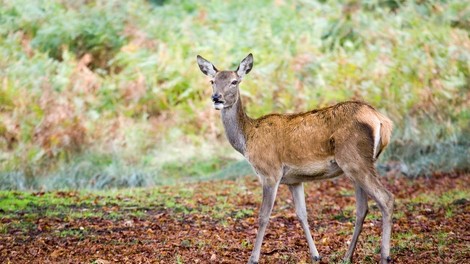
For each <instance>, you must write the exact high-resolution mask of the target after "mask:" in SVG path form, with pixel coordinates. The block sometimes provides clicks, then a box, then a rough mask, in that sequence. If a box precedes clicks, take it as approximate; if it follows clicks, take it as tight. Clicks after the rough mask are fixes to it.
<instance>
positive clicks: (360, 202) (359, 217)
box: [344, 184, 369, 261]
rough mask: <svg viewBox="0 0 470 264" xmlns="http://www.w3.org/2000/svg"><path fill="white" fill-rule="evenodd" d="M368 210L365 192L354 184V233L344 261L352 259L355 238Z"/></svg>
mask: <svg viewBox="0 0 470 264" xmlns="http://www.w3.org/2000/svg"><path fill="white" fill-rule="evenodd" d="M368 211H369V209H368V205H367V193H366V192H365V191H364V190H363V189H362V188H361V187H360V186H359V185H357V184H356V225H355V226H354V234H353V236H352V239H351V244H349V248H348V252H347V253H346V255H345V256H344V260H345V261H352V256H353V254H354V250H355V249H356V245H357V240H358V238H359V235H360V234H361V231H362V226H363V224H364V219H365V218H366V215H367V212H368Z"/></svg>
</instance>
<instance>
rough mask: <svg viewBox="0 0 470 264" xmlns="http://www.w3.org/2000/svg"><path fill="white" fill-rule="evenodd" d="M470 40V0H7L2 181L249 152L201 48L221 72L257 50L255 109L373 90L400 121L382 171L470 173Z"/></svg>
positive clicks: (30, 183) (50, 183)
mask: <svg viewBox="0 0 470 264" xmlns="http://www.w3.org/2000/svg"><path fill="white" fill-rule="evenodd" d="M469 35H470V5H469V4H468V3H467V2H466V1H439V0H433V1H404V0H403V1H377V0H375V1H374V0H369V1H303V0H299V1H287V0H277V1H267V0H265V1H234V2H230V1H229V2H227V1H211V2H204V3H203V2H199V1H194V0H174V1H172V0H166V1H144V0H137V1H99V0H92V1H88V0H87V1H85V0H79V1H70V0H61V1H46V0H42V1H32V2H31V1H24V0H21V1H12V0H4V1H3V2H2V5H1V6H0V150H1V151H0V171H1V172H0V188H6V189H9V188H29V187H34V188H40V187H45V188H64V187H66V188H83V187H87V188H106V187H112V186H115V187H120V186H146V185H151V184H159V183H167V182H171V181H175V180H178V181H179V180H185V179H190V178H191V177H203V174H211V172H216V171H219V170H220V169H221V166H222V165H224V164H228V163H230V161H234V160H239V159H240V156H237V155H236V154H234V151H233V150H232V149H231V148H230V146H229V145H228V144H227V142H226V140H225V138H224V134H223V129H222V127H221V122H220V121H219V117H218V112H216V111H214V110H213V109H212V107H211V105H210V100H209V96H210V93H211V91H210V85H208V83H207V81H208V80H207V79H206V77H204V76H203V75H202V74H201V73H200V72H199V69H198V67H197V65H196V63H195V57H196V55H197V54H201V55H202V56H204V57H205V58H207V59H209V60H211V61H212V62H213V63H214V64H215V65H216V66H217V67H218V68H219V69H235V68H236V66H237V64H238V63H239V61H240V60H241V59H242V58H243V57H244V56H246V54H247V53H249V52H252V53H253V54H254V56H255V68H254V70H253V71H252V73H250V76H248V77H247V78H246V80H245V81H244V83H243V84H242V85H241V89H242V96H243V100H244V102H245V106H246V107H247V112H248V114H249V115H250V116H252V117H258V116H260V115H263V114H267V113H269V112H273V111H274V112H298V111H305V110H308V109H311V108H315V107H321V106H326V105H329V104H332V103H335V102H339V101H343V100H348V99H360V100H365V101H368V102H370V103H371V104H372V105H374V106H376V107H377V108H378V109H379V110H380V111H382V112H383V113H385V114H387V115H388V116H389V117H391V119H392V120H393V121H394V122H395V132H394V136H393V142H392V144H391V146H390V149H389V150H388V151H386V152H385V155H384V156H383V158H382V160H381V162H382V163H383V164H385V165H382V166H381V168H384V170H394V169H397V170H398V171H400V172H402V173H404V174H406V175H409V176H416V175H420V174H430V173H432V172H435V171H452V170H468V169H469V168H470V164H469V163H470V162H469V158H468V157H469V156H470V153H469V149H470V107H469V106H470V100H469V99H470V98H469V97H470V96H469V95H470V37H469ZM219 174H220V173H219ZM219 174H214V175H219ZM221 177H224V176H223V175H222V176H221Z"/></svg>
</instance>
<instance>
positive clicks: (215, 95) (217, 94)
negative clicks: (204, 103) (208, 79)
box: [212, 93, 222, 101]
mask: <svg viewBox="0 0 470 264" xmlns="http://www.w3.org/2000/svg"><path fill="white" fill-rule="evenodd" d="M220 98H222V95H221V94H220V93H215V94H213V95H212V101H217V100H219V99H220Z"/></svg>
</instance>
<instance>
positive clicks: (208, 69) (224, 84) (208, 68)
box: [197, 53, 253, 110]
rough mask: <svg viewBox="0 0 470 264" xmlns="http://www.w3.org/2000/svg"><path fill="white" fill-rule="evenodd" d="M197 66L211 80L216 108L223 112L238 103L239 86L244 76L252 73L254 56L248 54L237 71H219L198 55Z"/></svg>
mask: <svg viewBox="0 0 470 264" xmlns="http://www.w3.org/2000/svg"><path fill="white" fill-rule="evenodd" d="M197 64H198V65H199V69H201V71H202V72H203V73H204V74H205V75H207V76H209V77H210V78H211V81H210V82H211V84H212V101H213V102H214V108H215V109H217V110H221V109H223V108H229V107H231V106H232V105H234V104H235V103H236V102H237V100H238V98H239V91H238V85H239V84H240V82H241V80H242V78H243V76H245V75H246V74H248V73H249V72H250V71H251V68H252V67H253V55H252V54H251V53H250V54H248V56H246V58H244V59H243V60H242V62H241V63H240V65H239V66H238V68H237V69H236V70H235V71H219V70H217V68H216V67H215V66H214V65H213V64H212V63H210V62H209V61H208V60H206V59H204V58H203V57H201V56H199V55H197Z"/></svg>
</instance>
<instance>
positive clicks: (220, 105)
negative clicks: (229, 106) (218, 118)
mask: <svg viewBox="0 0 470 264" xmlns="http://www.w3.org/2000/svg"><path fill="white" fill-rule="evenodd" d="M212 102H214V108H215V109H217V110H222V109H223V108H224V103H225V102H224V101H222V100H219V99H214V100H212Z"/></svg>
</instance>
